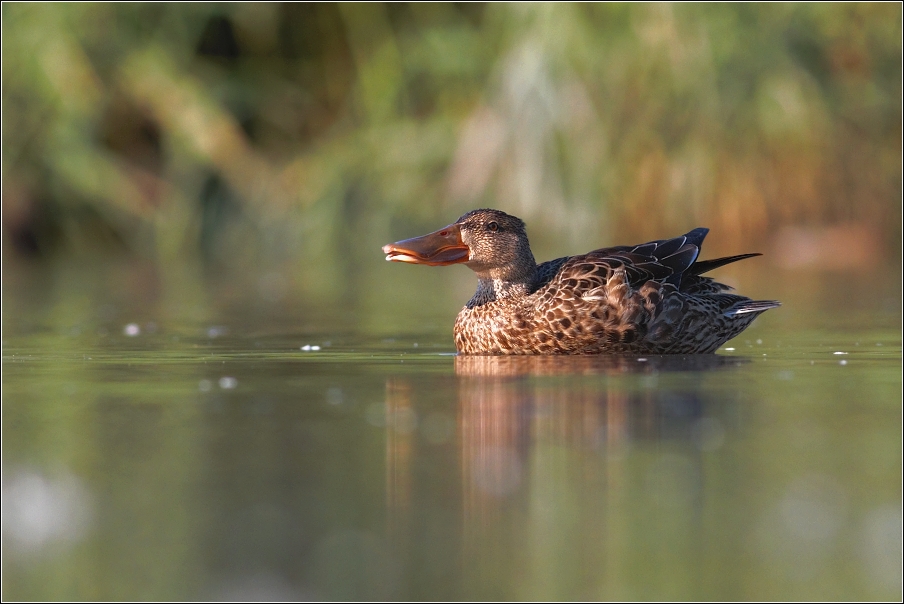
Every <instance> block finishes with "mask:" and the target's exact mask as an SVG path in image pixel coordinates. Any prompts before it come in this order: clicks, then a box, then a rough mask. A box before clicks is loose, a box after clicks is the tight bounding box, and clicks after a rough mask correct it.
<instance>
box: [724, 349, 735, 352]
mask: <svg viewBox="0 0 904 604" xmlns="http://www.w3.org/2000/svg"><path fill="white" fill-rule="evenodd" d="M725 350H727V351H729V352H733V351H734V348H726V349H725Z"/></svg>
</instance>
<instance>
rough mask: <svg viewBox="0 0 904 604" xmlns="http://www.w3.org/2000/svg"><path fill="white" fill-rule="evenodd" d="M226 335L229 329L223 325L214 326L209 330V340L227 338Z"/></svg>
mask: <svg viewBox="0 0 904 604" xmlns="http://www.w3.org/2000/svg"><path fill="white" fill-rule="evenodd" d="M226 333H227V329H226V328H225V327H223V326H222V325H213V326H211V327H208V328H207V337H208V338H219V337H220V336H225V335H226Z"/></svg>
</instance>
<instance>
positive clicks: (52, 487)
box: [3, 301, 902, 600]
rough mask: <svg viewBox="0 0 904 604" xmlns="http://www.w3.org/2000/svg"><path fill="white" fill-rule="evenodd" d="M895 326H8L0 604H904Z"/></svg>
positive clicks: (893, 315)
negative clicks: (619, 350) (815, 603)
mask: <svg viewBox="0 0 904 604" xmlns="http://www.w3.org/2000/svg"><path fill="white" fill-rule="evenodd" d="M899 303H900V302H899V301H897V302H896V303H895V304H892V305H891V310H889V305H888V304H887V303H886V304H885V305H884V306H883V309H882V310H881V311H862V309H861V311H860V312H858V313H857V314H855V315H854V316H852V315H850V314H846V313H841V312H834V314H833V313H832V312H826V313H822V314H820V315H819V316H812V315H811V314H810V313H809V311H808V310H807V309H806V308H803V307H801V308H799V309H798V310H795V306H794V305H793V304H792V305H790V306H789V305H788V304H786V307H784V308H783V309H780V310H778V311H770V312H771V313H772V314H771V315H770V314H767V315H766V316H764V317H762V318H761V319H760V320H759V321H758V322H757V323H755V324H754V326H753V327H752V328H751V329H749V330H748V331H747V332H745V333H744V334H742V336H741V337H740V338H738V339H736V340H734V341H733V342H730V343H729V344H728V345H727V346H728V348H726V349H724V350H721V351H720V352H719V354H718V355H715V356H706V357H688V358H680V357H676V358H656V357H649V358H642V357H641V358H639V357H626V358H517V359H507V358H475V357H456V356H455V355H453V354H452V352H453V350H452V348H451V338H450V336H449V334H448V333H447V332H448V331H449V330H451V322H452V316H454V311H453V312H452V313H451V314H447V312H446V310H445V309H440V310H439V311H437V318H436V321H435V322H434V323H429V326H428V327H427V328H426V329H424V330H423V332H424V333H414V334H412V333H406V334H405V335H398V334H396V335H392V336H387V334H386V333H377V332H375V331H374V330H371V329H366V328H359V327H352V328H346V329H343V328H342V327H341V326H339V324H338V323H336V322H332V323H330V322H329V321H325V322H324V324H323V325H324V326H321V327H322V329H321V328H318V325H317V317H316V316H315V317H314V318H311V317H310V316H309V317H308V318H307V319H306V321H305V322H301V327H297V326H296V327H295V328H290V329H280V328H277V327H274V326H272V325H271V326H263V327H261V326H260V325H257V324H256V325H255V326H254V327H249V326H248V325H247V324H245V323H243V322H242V321H241V320H225V321H221V322H212V321H199V322H176V321H167V320H158V321H150V320H147V321H144V320H143V321H135V322H131V321H129V320H128V318H123V316H124V315H123V313H120V315H118V316H117V317H114V318H111V317H106V318H103V319H99V320H96V321H94V322H91V321H85V322H73V321H68V322H67V321H64V320H58V319H53V318H48V316H47V313H46V312H45V313H44V314H43V315H40V316H38V317H37V318H36V317H35V316H32V315H30V314H29V312H28V311H27V309H24V308H14V309H13V310H12V311H10V310H9V309H8V310H7V311H6V312H7V314H6V315H5V317H4V329H5V333H4V342H3V552H4V556H3V597H4V599H13V600H32V599H39V600H54V599H92V600H95V599H98V600H117V599H140V600H168V599H175V600H184V599H198V598H218V599H226V600H244V599H268V598H282V599H427V600H429V599H494V598H500V599H534V598H536V599H556V600H569V599H618V598H627V599H711V600H717V599H767V600H788V599H815V600H820V599H829V600H839V599H840V600H855V599H872V598H877V599H887V600H898V599H900V598H901V595H902V580H901V562H902V559H901V533H902V512H901V455H902V451H901V442H902V440H901V434H902V432H901V384H902V379H901V331H900V330H901V324H900V309H899V308H896V306H897V304H899ZM12 312H15V313H17V314H15V315H12V314H11V313H12ZM782 313H784V314H782ZM101 314H103V313H101ZM23 317H24V318H23ZM418 324H420V325H425V324H427V323H425V322H420V323H418V322H417V321H415V327H416V326H417V325H418ZM11 326H12V327H11Z"/></svg>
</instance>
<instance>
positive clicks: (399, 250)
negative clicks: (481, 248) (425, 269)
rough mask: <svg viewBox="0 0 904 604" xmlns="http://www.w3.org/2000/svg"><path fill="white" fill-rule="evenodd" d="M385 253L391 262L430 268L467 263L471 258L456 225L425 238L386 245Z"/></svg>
mask: <svg viewBox="0 0 904 604" xmlns="http://www.w3.org/2000/svg"><path fill="white" fill-rule="evenodd" d="M383 253H384V254H386V259H387V260H389V261H391V262H411V263H413V264H428V265H430V266H446V265H448V264H458V263H460V262H467V261H468V257H469V256H470V250H468V246H467V245H465V244H464V243H463V242H462V240H461V230H459V228H458V227H457V226H455V225H450V226H447V227H446V228H443V229H440V230H438V231H436V232H435V233H430V234H429V235H424V236H423V237H414V238H413V239H405V240H404V241H397V242H395V243H390V244H388V245H384V246H383Z"/></svg>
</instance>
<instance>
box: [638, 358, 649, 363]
mask: <svg viewBox="0 0 904 604" xmlns="http://www.w3.org/2000/svg"><path fill="white" fill-rule="evenodd" d="M637 362H638V363H646V362H647V360H646V359H644V358H640V359H637Z"/></svg>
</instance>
